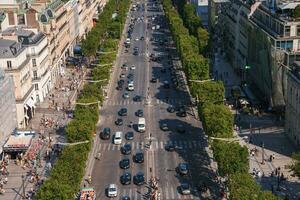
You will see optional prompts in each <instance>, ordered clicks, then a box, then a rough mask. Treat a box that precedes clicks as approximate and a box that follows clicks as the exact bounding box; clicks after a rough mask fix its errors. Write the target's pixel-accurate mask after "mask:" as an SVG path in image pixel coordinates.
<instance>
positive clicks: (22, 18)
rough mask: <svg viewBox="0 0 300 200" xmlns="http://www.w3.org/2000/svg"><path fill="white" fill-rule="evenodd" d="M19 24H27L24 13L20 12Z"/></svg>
mask: <svg viewBox="0 0 300 200" xmlns="http://www.w3.org/2000/svg"><path fill="white" fill-rule="evenodd" d="M17 19H18V25H25V16H24V14H20V15H18V16H17Z"/></svg>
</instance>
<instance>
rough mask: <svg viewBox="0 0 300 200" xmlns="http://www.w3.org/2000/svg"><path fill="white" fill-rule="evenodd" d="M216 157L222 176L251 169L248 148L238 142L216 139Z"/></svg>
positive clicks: (213, 146) (214, 148) (214, 143)
mask: <svg viewBox="0 0 300 200" xmlns="http://www.w3.org/2000/svg"><path fill="white" fill-rule="evenodd" d="M212 149H213V152H214V158H215V159H216V161H217V162H218V172H219V174H220V175H221V176H229V175H232V174H235V173H247V172H248V169H249V161H248V149H247V147H245V146H244V147H242V146H241V145H240V144H238V143H237V142H228V141H221V140H214V141H213V142H212Z"/></svg>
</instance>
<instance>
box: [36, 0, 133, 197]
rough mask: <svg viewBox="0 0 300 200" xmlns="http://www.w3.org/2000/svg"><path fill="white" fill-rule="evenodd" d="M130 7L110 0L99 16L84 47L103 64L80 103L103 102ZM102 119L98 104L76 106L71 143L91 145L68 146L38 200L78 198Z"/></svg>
mask: <svg viewBox="0 0 300 200" xmlns="http://www.w3.org/2000/svg"><path fill="white" fill-rule="evenodd" d="M129 5H130V0H122V1H120V2H119V3H117V2H116V1H113V0H111V1H109V2H108V3H107V4H106V6H105V8H104V10H103V12H102V13H101V14H100V15H99V20H98V23H97V25H96V26H95V27H94V28H93V29H92V30H91V32H90V33H89V34H88V35H87V38H86V39H85V40H83V42H82V48H83V52H84V55H85V56H89V57H93V58H95V57H96V53H97V51H98V52H99V51H101V53H100V54H99V55H100V56H98V59H99V61H100V64H99V65H97V66H96V67H95V68H94V69H93V70H92V79H93V80H97V82H95V83H87V84H85V85H84V88H83V90H82V91H81V93H80V96H79V98H78V99H77V102H80V103H91V102H99V104H101V103H102V101H103V94H102V88H103V87H104V86H105V85H106V84H107V83H108V80H109V77H110V70H111V66H112V64H111V63H113V62H114V60H115V57H116V51H117V49H118V43H119V39H120V36H121V35H120V31H121V30H122V29H123V24H124V22H125V19H126V16H127V12H128V9H129ZM114 13H117V16H116V18H112V15H113V14H114ZM116 24H117V25H118V26H117V25H116ZM103 52H104V53H103ZM98 119H99V111H98V104H97V103H96V104H92V105H89V106H83V105H77V106H76V108H75V111H74V119H73V120H72V121H71V122H70V123H69V124H68V126H67V128H66V136H67V141H68V142H70V143H74V142H80V141H86V140H87V141H89V143H84V144H79V145H74V146H67V147H65V148H64V149H63V152H62V154H61V156H60V157H59V159H58V161H57V162H56V164H55V165H54V167H53V169H52V171H51V175H50V177H49V178H48V179H47V180H46V181H45V183H44V184H43V185H42V187H41V188H40V190H39V192H38V194H37V199H41V200H53V199H65V200H68V199H70V200H73V199H74V195H75V194H76V193H77V192H78V191H79V189H80V183H81V181H82V178H83V176H84V173H85V167H86V161H87V159H88V154H89V151H90V149H91V142H92V139H93V134H94V133H95V130H96V124H97V122H98Z"/></svg>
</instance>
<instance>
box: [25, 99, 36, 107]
mask: <svg viewBox="0 0 300 200" xmlns="http://www.w3.org/2000/svg"><path fill="white" fill-rule="evenodd" d="M26 104H27V106H29V107H30V108H35V105H34V101H33V100H32V98H29V100H28V101H27V103H26Z"/></svg>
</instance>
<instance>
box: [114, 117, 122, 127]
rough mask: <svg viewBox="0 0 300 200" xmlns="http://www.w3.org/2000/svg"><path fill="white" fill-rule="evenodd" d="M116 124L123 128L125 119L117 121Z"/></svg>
mask: <svg viewBox="0 0 300 200" xmlns="http://www.w3.org/2000/svg"><path fill="white" fill-rule="evenodd" d="M115 124H116V125H117V126H122V125H123V119H121V118H118V119H117V120H116V121H115Z"/></svg>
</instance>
